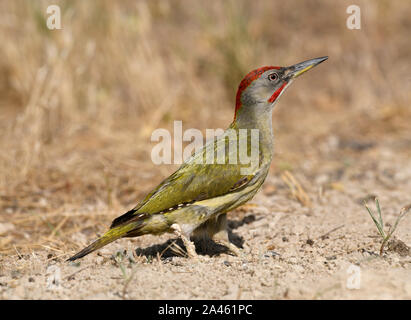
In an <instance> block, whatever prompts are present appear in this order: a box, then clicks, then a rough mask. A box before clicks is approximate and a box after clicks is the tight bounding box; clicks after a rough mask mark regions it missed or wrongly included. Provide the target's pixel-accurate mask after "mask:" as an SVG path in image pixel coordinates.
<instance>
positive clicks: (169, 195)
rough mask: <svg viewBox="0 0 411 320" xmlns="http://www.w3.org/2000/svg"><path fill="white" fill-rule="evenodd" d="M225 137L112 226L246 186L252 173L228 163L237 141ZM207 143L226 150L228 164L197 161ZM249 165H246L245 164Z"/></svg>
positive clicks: (159, 186)
mask: <svg viewBox="0 0 411 320" xmlns="http://www.w3.org/2000/svg"><path fill="white" fill-rule="evenodd" d="M221 139H222V138H220V139H217V140H216V141H214V142H211V145H210V144H208V145H206V146H204V147H203V149H201V150H200V151H199V152H197V153H196V154H194V155H193V156H191V157H190V158H189V159H188V160H187V161H186V162H185V163H183V164H182V165H181V167H180V168H179V169H178V170H177V171H176V172H174V173H173V174H172V175H170V176H169V177H168V178H167V179H165V180H164V181H163V182H161V183H160V184H159V185H158V186H157V187H156V188H155V189H154V190H153V191H152V192H151V193H149V194H148V195H147V196H146V197H145V198H144V199H143V200H142V201H141V202H140V203H139V204H138V205H137V206H136V207H134V208H133V209H132V210H130V211H129V212H127V213H125V214H124V215H122V216H120V217H118V218H117V219H115V220H114V221H113V223H112V225H111V227H115V226H117V225H119V224H122V223H124V222H127V221H128V220H130V219H132V218H133V217H134V216H135V215H137V214H138V215H140V214H144V215H150V214H154V213H160V212H162V211H164V210H169V209H170V208H174V207H177V206H178V205H179V204H183V203H190V202H193V201H200V200H205V199H209V198H213V197H217V196H220V195H224V194H226V193H228V192H230V191H232V190H233V189H237V188H241V187H242V186H245V185H246V184H247V182H248V181H250V180H251V178H252V177H253V175H242V174H241V167H242V166H241V165H239V164H230V163H228V159H229V157H230V156H231V155H232V153H233V152H235V151H234V148H233V147H231V148H230V144H233V143H234V144H235V148H237V141H232V140H230V141H229V140H228V139H226V138H223V139H224V140H225V141H224V143H219V141H221ZM207 146H208V147H209V148H213V150H214V152H215V154H217V152H218V151H219V150H220V149H221V148H224V149H225V159H226V160H225V162H226V164H198V163H199V162H198V158H199V157H201V159H203V160H205V157H206V152H207ZM244 167H247V166H244Z"/></svg>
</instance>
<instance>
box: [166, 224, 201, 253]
mask: <svg viewBox="0 0 411 320" xmlns="http://www.w3.org/2000/svg"><path fill="white" fill-rule="evenodd" d="M171 229H173V230H174V234H175V235H177V236H178V237H179V238H181V240H182V241H183V243H184V246H185V247H186V250H187V255H188V257H189V258H191V259H196V260H197V259H198V255H197V252H196V248H195V246H194V243H192V242H191V241H190V239H189V237H187V236H185V235H184V234H183V232H182V231H181V227H180V226H179V225H178V224H177V223H174V224H173V225H171Z"/></svg>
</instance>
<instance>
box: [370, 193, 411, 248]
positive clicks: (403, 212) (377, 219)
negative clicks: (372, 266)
mask: <svg viewBox="0 0 411 320" xmlns="http://www.w3.org/2000/svg"><path fill="white" fill-rule="evenodd" d="M364 206H365V208H366V209H367V211H368V213H369V214H370V216H371V219H372V221H374V223H375V225H376V226H377V229H378V232H379V234H380V235H381V237H382V243H381V248H380V256H382V254H383V252H384V247H385V245H386V244H387V242H388V240H389V239H390V238H391V236H392V234H393V233H394V232H395V230H396V229H397V226H398V224H399V222H400V220H401V219H402V218H404V216H405V215H406V214H407V213H408V211H409V210H410V209H411V205H408V206H406V207H404V208H402V209H401V211H400V214H399V215H398V217H397V220H395V223H394V225H393V226H390V227H389V229H388V232H387V233H385V232H384V223H383V220H382V215H381V207H380V202H379V201H378V198H375V206H376V207H377V211H378V217H376V216H375V215H374V214H373V213H372V211H371V209H370V208H369V207H368V206H367V204H366V203H364Z"/></svg>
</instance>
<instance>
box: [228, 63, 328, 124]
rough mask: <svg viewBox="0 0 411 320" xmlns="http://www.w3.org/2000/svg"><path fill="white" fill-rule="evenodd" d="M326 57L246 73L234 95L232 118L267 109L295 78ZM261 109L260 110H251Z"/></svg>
mask: <svg viewBox="0 0 411 320" xmlns="http://www.w3.org/2000/svg"><path fill="white" fill-rule="evenodd" d="M327 59H328V57H321V58H315V59H311V60H307V61H304V62H300V63H297V64H294V65H292V66H290V67H273V66H269V67H262V68H258V69H256V70H253V71H251V72H250V73H248V74H247V75H246V76H245V77H244V79H243V80H242V81H241V83H240V86H239V87H238V91H237V96H236V109H235V117H234V120H235V119H236V118H237V117H238V116H239V114H243V115H244V117H247V116H248V115H249V114H250V111H251V112H252V113H255V112H258V113H259V112H262V111H269V110H271V109H272V107H273V106H274V104H275V102H276V101H278V98H279V97H280V96H281V94H282V93H283V92H284V91H285V89H286V88H287V87H288V86H289V85H290V84H291V83H292V82H293V81H294V79H295V78H297V77H298V76H300V75H301V74H303V73H304V72H306V71H308V70H310V69H311V68H313V67H315V66H316V65H318V64H320V63H321V62H323V61H324V60H327ZM252 109H261V110H252Z"/></svg>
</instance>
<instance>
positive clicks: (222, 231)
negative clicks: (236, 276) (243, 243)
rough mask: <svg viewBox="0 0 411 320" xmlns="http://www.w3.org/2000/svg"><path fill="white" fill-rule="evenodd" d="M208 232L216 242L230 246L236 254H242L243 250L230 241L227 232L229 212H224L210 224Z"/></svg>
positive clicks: (230, 249)
mask: <svg viewBox="0 0 411 320" xmlns="http://www.w3.org/2000/svg"><path fill="white" fill-rule="evenodd" d="M208 232H209V234H210V236H211V239H213V240H214V241H215V242H216V243H218V244H221V245H223V246H225V247H227V248H228V250H229V251H230V252H231V253H233V254H234V255H236V256H240V255H241V251H240V249H239V248H237V246H235V245H234V244H233V243H231V242H230V240H229V239H228V232H227V213H222V214H220V215H219V216H218V218H217V219H216V221H215V222H214V223H213V224H212V225H209V228H208Z"/></svg>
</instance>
